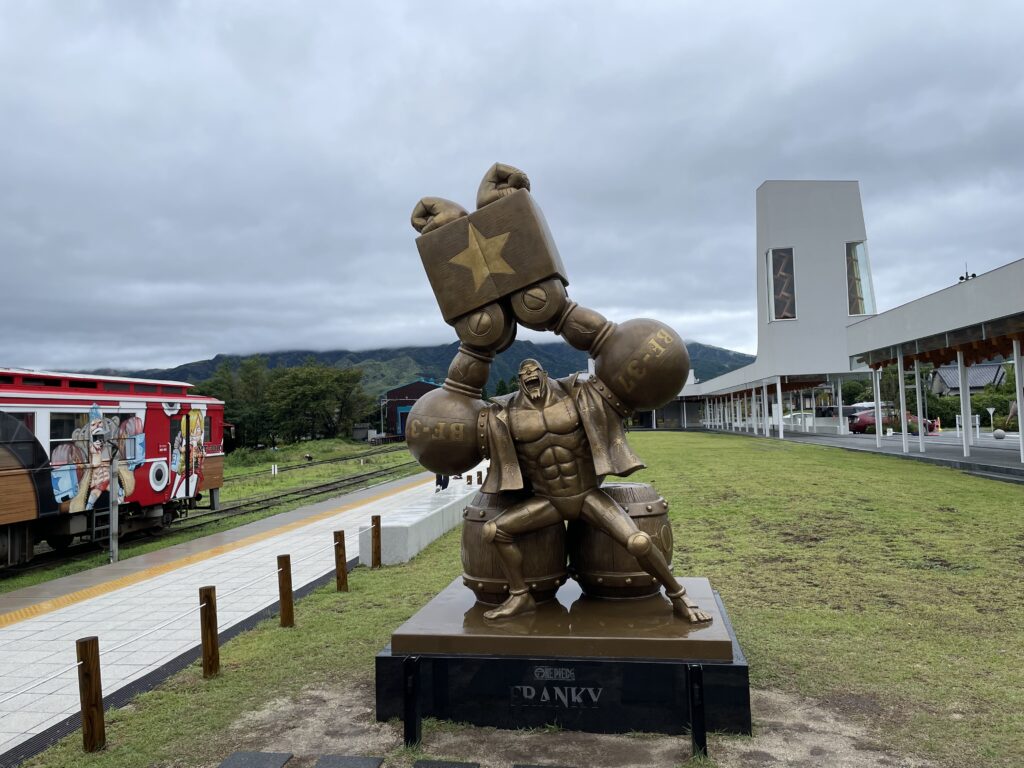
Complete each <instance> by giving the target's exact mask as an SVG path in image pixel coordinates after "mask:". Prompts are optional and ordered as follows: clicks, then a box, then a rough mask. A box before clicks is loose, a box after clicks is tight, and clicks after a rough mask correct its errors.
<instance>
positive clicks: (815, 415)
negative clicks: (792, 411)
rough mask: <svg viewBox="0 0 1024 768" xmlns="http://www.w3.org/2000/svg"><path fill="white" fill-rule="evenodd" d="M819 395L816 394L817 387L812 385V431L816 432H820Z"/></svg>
mask: <svg viewBox="0 0 1024 768" xmlns="http://www.w3.org/2000/svg"><path fill="white" fill-rule="evenodd" d="M817 418H818V396H817V394H815V388H814V387H811V432H813V433H814V434H817V433H818V422H817V421H816V419H817Z"/></svg>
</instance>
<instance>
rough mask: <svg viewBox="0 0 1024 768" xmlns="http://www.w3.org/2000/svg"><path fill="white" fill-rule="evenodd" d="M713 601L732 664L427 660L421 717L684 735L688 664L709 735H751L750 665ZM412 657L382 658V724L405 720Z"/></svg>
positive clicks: (436, 656)
mask: <svg viewBox="0 0 1024 768" xmlns="http://www.w3.org/2000/svg"><path fill="white" fill-rule="evenodd" d="M714 599H715V602H716V608H717V616H718V619H716V620H720V621H721V622H722V623H723V624H724V627H725V629H726V630H727V631H728V636H729V638H730V640H731V641H732V660H731V661H714V660H707V659H701V660H694V659H664V658H652V659H643V658H637V657H635V656H634V657H633V658H598V657H589V658H588V657H572V656H544V655H530V656H496V655H482V654H466V653H447V654H445V653H429V654H425V653H420V654H417V655H418V657H419V659H420V664H419V670H420V685H419V691H420V707H421V711H422V715H423V716H424V717H436V718H440V719H443V720H454V721H457V722H465V723H470V724H473V725H486V726H494V727H497V728H510V729H511V728H536V727H541V726H544V725H549V724H555V725H558V726H560V727H562V728H565V729H566V730H573V731H588V732H592V733H627V732H630V731H646V732H651V733H667V734H680V733H684V732H686V731H687V730H688V729H689V724H690V704H689V689H688V682H687V671H686V670H687V664H688V663H695V662H696V661H699V663H700V664H701V665H702V666H703V670H704V674H703V678H704V704H705V724H706V727H707V729H708V730H709V731H725V732H729V733H743V734H749V733H750V687H749V678H748V668H747V660H746V657H745V656H744V655H743V651H742V650H741V649H740V646H739V642H738V641H737V639H736V634H735V632H734V631H733V628H732V625H731V624H730V623H729V618H728V615H727V614H726V611H725V606H724V605H723V604H722V600H721V597H720V596H719V595H718V593H717V592H715V593H714ZM407 655H408V654H396V653H393V652H392V650H391V646H390V644H389V645H388V646H385V648H384V649H383V650H382V651H381V652H380V653H379V654H378V655H377V660H376V677H377V686H376V687H377V719H378V720H382V721H383V720H389V719H391V718H401V717H402V711H403V710H402V695H403V690H404V686H403V683H404V678H403V671H402V664H403V661H404V660H405V658H406V657H407Z"/></svg>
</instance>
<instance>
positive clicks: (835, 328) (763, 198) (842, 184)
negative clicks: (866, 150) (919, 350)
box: [757, 181, 875, 376]
mask: <svg viewBox="0 0 1024 768" xmlns="http://www.w3.org/2000/svg"><path fill="white" fill-rule="evenodd" d="M866 240H867V234H866V232H865V229H864V211H863V210H862V208H861V203H860V186H859V184H858V183H857V182H856V181H766V182H764V183H763V184H762V185H761V186H760V187H758V189H757V310H758V323H757V328H758V333H757V362H758V368H759V369H760V370H759V371H758V373H759V374H760V376H773V375H776V376H777V375H787V374H788V375H802V374H820V373H833V372H834V373H840V372H845V371H849V370H850V361H849V357H848V352H847V344H846V327H847V326H848V325H850V324H851V323H854V322H856V321H858V320H861V319H863V318H864V317H865V316H867V315H873V314H875V294H874V288H873V286H872V283H871V264H870V261H869V259H868V253H867V245H866Z"/></svg>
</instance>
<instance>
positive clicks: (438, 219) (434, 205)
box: [412, 197, 469, 235]
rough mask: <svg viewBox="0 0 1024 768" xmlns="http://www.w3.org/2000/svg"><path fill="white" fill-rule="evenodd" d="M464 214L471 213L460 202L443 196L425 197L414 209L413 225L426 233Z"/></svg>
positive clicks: (417, 229)
mask: <svg viewBox="0 0 1024 768" xmlns="http://www.w3.org/2000/svg"><path fill="white" fill-rule="evenodd" d="M463 216H469V214H468V213H467V212H466V209H465V208H463V207H462V206H461V205H459V204H458V203H454V202H452V201H451V200H445V199H444V198H443V197H424V198H421V199H420V201H419V202H418V203H416V207H415V208H413V209H412V227H413V229H415V230H416V231H417V232H419V233H420V234H424V235H425V234H427V232H432V231H434V230H435V229H438V228H440V227H443V226H444V225H445V224H450V223H451V222H453V221H455V220H456V219H461V218H462V217H463Z"/></svg>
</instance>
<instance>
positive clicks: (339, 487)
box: [0, 449, 419, 579]
mask: <svg viewBox="0 0 1024 768" xmlns="http://www.w3.org/2000/svg"><path fill="white" fill-rule="evenodd" d="M391 450H394V449H389V450H385V451H375V452H373V453H376V454H379V453H390V452H391ZM398 450H401V449H398ZM367 455H371V454H363V456H367ZM352 458H353V457H349V460H351V459H352ZM355 458H359V457H358V456H357V457H355ZM321 463H328V461H325V462H321ZM299 466H309V463H306V464H302V465H299ZM417 466H419V463H418V462H416V461H405V462H402V463H401V464H394V465H392V466H390V467H385V468H383V469H376V470H373V471H372V472H361V473H359V474H356V475H350V476H348V477H343V478H339V479H338V480H332V481H330V482H327V483H318V484H316V485H309V486H303V487H302V488H294V489H292V490H290V491H282V492H281V493H272V494H266V495H263V496H254V497H251V498H248V499H240V500H238V501H236V502H234V503H232V504H230V505H227V506H223V507H221V508H220V509H217V510H203V511H199V514H194V512H195V511H196V510H192V511H190V512H189V514H188V515H187V516H186V517H182V518H179V519H178V520H175V521H174V522H173V523H171V525H169V526H167V527H165V528H162V529H159V530H156V531H148V532H139V533H136V534H131V535H130V536H126V537H125V538H123V539H122V540H121V541H122V543H129V542H131V541H137V540H139V539H147V540H151V539H159V538H163V537H165V536H169V535H172V534H175V533H178V532H180V531H192V530H196V529H198V528H203V527H205V526H207V525H212V524H213V523H216V522H219V521H221V520H226V519H228V518H231V517H237V516H239V515H245V514H249V513H252V512H261V511H263V510H266V509H270V508H272V507H276V506H280V505H282V504H287V503H289V502H290V501H300V500H302V499H307V498H313V497H316V496H322V495H324V494H328V493H333V492H335V491H352V490H356V489H358V488H360V487H362V486H365V485H368V484H369V485H375V484H377V483H378V482H386V481H387V480H390V479H398V478H399V477H401V476H402V475H403V473H404V470H408V469H411V468H413V467H417ZM293 468H296V467H293ZM103 548H104V547H103V546H102V545H101V544H100V543H99V542H85V543H82V544H77V545H75V546H72V547H69V548H67V549H65V550H60V551H57V550H53V549H49V548H46V547H45V545H41V544H40V545H37V547H36V555H35V556H34V557H33V558H32V560H31V562H29V563H27V564H25V565H22V566H12V567H9V568H6V569H4V570H3V571H0V579H2V578H3V576H5V575H11V576H13V575H15V574H19V573H26V572H28V571H33V570H37V569H40V568H45V567H47V566H53V565H54V564H57V563H64V562H71V561H74V560H78V559H82V558H84V557H88V556H90V555H94V554H96V552H97V551H103Z"/></svg>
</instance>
